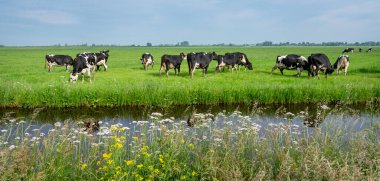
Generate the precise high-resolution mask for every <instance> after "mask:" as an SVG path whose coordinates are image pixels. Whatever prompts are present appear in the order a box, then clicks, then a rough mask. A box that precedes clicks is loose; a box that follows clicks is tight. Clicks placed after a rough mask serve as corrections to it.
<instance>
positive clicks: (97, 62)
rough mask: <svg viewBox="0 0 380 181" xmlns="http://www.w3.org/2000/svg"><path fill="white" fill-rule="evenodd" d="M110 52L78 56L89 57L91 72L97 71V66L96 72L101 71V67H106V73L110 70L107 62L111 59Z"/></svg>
mask: <svg viewBox="0 0 380 181" xmlns="http://www.w3.org/2000/svg"><path fill="white" fill-rule="evenodd" d="M108 52H109V50H105V51H100V52H99V53H88V52H84V53H81V54H77V57H78V56H79V55H81V56H83V57H87V61H88V63H89V64H90V66H91V71H94V70H95V66H96V70H100V66H104V71H107V69H108V66H107V61H108V57H109V55H108Z"/></svg>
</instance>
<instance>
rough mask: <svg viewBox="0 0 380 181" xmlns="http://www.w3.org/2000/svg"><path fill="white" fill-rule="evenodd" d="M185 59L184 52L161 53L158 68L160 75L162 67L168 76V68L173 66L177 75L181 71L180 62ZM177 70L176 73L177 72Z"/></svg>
mask: <svg viewBox="0 0 380 181" xmlns="http://www.w3.org/2000/svg"><path fill="white" fill-rule="evenodd" d="M184 59H186V55H185V54H184V53H180V55H163V56H162V57H161V68H160V76H161V73H162V69H165V71H166V77H168V76H169V69H171V68H174V71H175V75H179V73H180V71H181V63H182V61H183V60H184ZM177 70H178V74H177Z"/></svg>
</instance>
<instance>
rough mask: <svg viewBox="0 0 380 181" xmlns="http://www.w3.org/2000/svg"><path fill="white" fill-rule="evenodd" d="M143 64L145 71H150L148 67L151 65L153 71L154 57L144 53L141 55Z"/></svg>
mask: <svg viewBox="0 0 380 181" xmlns="http://www.w3.org/2000/svg"><path fill="white" fill-rule="evenodd" d="M140 60H141V64H143V65H144V69H145V71H147V70H148V66H149V65H151V66H152V69H153V64H154V59H153V55H152V54H150V53H144V54H142V55H141V59H140Z"/></svg>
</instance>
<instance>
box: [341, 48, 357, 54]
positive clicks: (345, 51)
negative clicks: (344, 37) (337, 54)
mask: <svg viewBox="0 0 380 181" xmlns="http://www.w3.org/2000/svg"><path fill="white" fill-rule="evenodd" d="M348 52H351V53H354V48H346V49H344V50H343V52H342V53H348Z"/></svg>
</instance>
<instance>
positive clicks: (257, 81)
mask: <svg viewBox="0 0 380 181" xmlns="http://www.w3.org/2000/svg"><path fill="white" fill-rule="evenodd" d="M103 49H110V58H109V67H110V69H109V71H108V72H104V71H100V72H97V73H96V74H95V81H93V83H90V82H88V81H87V80H86V81H85V83H83V84H82V83H80V82H78V83H76V84H70V83H69V82H68V77H69V73H68V72H66V71H65V70H64V68H63V67H55V68H54V70H53V72H52V73H48V72H47V70H46V69H44V68H43V67H44V55H45V54H51V53H54V54H68V55H71V56H75V54H76V53H78V52H84V51H88V52H96V51H99V50H103ZM341 49H342V48H341V47H26V48H21V47H17V48H13V47H1V48H0V81H1V82H2V83H1V84H0V97H1V99H0V106H2V107H12V106H14V107H41V106H47V107H67V106H122V105H159V106H168V105H178V104H219V103H225V104H228V103H245V102H262V103H305V102H320V101H327V102H343V103H354V102H362V101H370V100H374V99H375V100H377V99H378V98H379V96H380V90H379V87H380V81H379V75H378V72H380V68H379V67H377V66H374V65H377V64H378V63H379V59H378V58H377V57H379V53H378V51H374V52H373V53H361V54H359V53H354V54H350V56H351V58H350V60H351V64H350V67H349V70H348V76H347V77H344V76H342V75H341V76H337V75H336V73H335V72H334V74H333V75H331V76H329V77H328V78H327V79H324V78H322V79H321V80H317V79H314V78H312V79H310V80H309V79H308V78H307V73H306V72H303V73H302V76H301V77H300V78H296V77H295V76H294V75H295V74H296V72H295V71H287V70H285V71H284V74H285V75H284V76H282V75H281V74H280V72H279V71H278V70H276V71H274V72H273V74H271V68H272V67H273V65H274V62H275V60H274V59H275V57H276V56H277V55H283V54H288V53H297V54H301V55H304V56H307V55H309V54H310V53H315V52H324V53H326V54H327V55H328V56H329V58H330V61H331V62H332V63H333V61H335V59H336V57H337V56H338V55H340V53H339V52H341ZM192 51H215V52H217V53H218V54H224V53H225V52H234V51H240V52H244V53H246V54H247V55H248V58H249V59H250V60H251V61H252V64H253V68H254V70H253V71H249V70H247V71H244V70H243V71H240V72H239V73H238V74H236V73H233V74H231V73H229V72H228V71H225V72H222V73H214V70H215V66H216V62H215V61H213V62H212V63H211V65H210V68H209V71H208V74H207V76H206V77H202V73H201V71H196V73H195V77H194V78H193V79H190V76H189V75H188V70H187V67H186V66H187V64H186V63H185V62H184V63H183V65H182V69H181V70H182V71H181V74H180V75H179V76H174V75H173V71H170V73H169V78H166V77H165V76H163V77H160V76H159V73H158V70H159V63H160V57H161V55H163V54H165V53H166V54H179V53H180V52H185V53H186V52H192ZM144 52H151V53H152V54H153V55H154V57H155V62H156V64H155V66H154V68H153V69H150V70H148V71H144V69H143V66H142V65H141V63H140V61H139V58H140V56H141V54H142V53H144Z"/></svg>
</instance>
